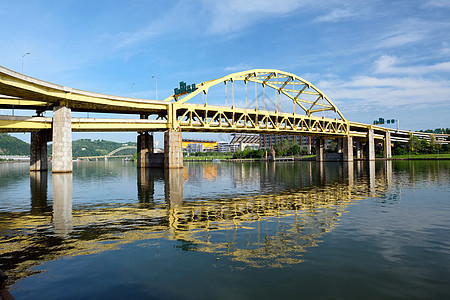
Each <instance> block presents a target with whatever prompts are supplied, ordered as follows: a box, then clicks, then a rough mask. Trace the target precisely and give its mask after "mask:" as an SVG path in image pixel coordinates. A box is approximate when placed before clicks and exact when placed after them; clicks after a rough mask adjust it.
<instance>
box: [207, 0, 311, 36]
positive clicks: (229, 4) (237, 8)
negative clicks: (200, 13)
mask: <svg viewBox="0 0 450 300" xmlns="http://www.w3.org/2000/svg"><path fill="white" fill-rule="evenodd" d="M311 2H312V1H310V0H301V1H300V0H299V1H296V0H278V1H276V2H274V1H271V0H258V1H248V0H231V1H204V4H205V6H206V7H208V10H209V11H210V13H211V26H210V28H209V30H208V31H209V33H211V34H227V33H233V32H236V31H238V30H240V29H242V28H244V27H246V26H249V25H251V24H253V23H255V22H259V21H261V20H263V19H264V18H267V17H269V16H272V17H279V16H281V15H287V14H291V13H293V12H295V11H296V10H297V9H299V8H300V7H304V6H306V5H307V4H309V3H311Z"/></svg>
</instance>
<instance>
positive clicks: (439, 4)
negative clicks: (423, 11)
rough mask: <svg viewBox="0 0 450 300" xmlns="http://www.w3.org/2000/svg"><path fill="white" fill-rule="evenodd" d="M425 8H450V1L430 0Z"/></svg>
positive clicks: (425, 4)
mask: <svg viewBox="0 0 450 300" xmlns="http://www.w3.org/2000/svg"><path fill="white" fill-rule="evenodd" d="M423 5H424V6H427V7H436V8H450V1H448V0H429V1H426V2H425V3H424V4H423Z"/></svg>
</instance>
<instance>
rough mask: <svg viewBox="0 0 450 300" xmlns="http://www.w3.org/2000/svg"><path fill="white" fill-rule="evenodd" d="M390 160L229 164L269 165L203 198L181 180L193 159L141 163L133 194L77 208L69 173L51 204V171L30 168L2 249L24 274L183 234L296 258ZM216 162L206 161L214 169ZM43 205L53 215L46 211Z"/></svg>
mask: <svg viewBox="0 0 450 300" xmlns="http://www.w3.org/2000/svg"><path fill="white" fill-rule="evenodd" d="M391 164H392V162H390V161H386V162H384V167H383V168H380V169H377V170H376V169H375V162H370V163H363V162H358V163H356V162H355V163H349V164H342V163H336V164H327V165H323V164H316V163H295V164H294V163H286V164H264V165H262V166H258V165H255V164H235V165H233V167H232V177H233V178H234V179H233V180H234V184H236V185H245V184H246V182H252V181H253V182H254V180H255V178H254V177H252V175H251V174H254V173H255V172H253V171H254V168H256V167H258V168H263V169H264V168H266V169H267V171H261V172H260V175H259V184H260V187H261V192H260V193H254V194H248V195H241V196H233V197H227V196H226V195H223V197H222V196H220V197H217V198H213V199H211V198H210V199H209V200H208V201H204V200H198V199H196V198H195V197H191V196H189V195H185V196H183V185H184V186H188V185H189V182H187V181H185V178H186V177H184V176H183V174H184V173H183V172H188V173H189V174H190V173H191V172H198V171H199V170H198V169H196V168H197V166H198V165H192V166H191V165H189V164H188V165H187V166H186V168H185V170H178V169H175V170H161V169H160V170H158V169H142V170H139V171H138V183H137V191H138V199H139V202H140V203H139V204H127V205H123V204H120V205H119V204H118V205H115V206H111V205H107V206H106V207H105V206H100V207H85V208H83V207H82V208H77V209H76V210H73V208H72V184H73V179H72V174H70V173H69V174H53V175H52V193H53V203H52V204H49V202H48V199H47V197H48V195H47V189H48V188H47V179H48V176H47V175H46V173H41V172H33V173H31V177H30V190H31V207H32V208H31V211H32V214H27V213H14V214H12V215H9V216H7V217H5V218H4V217H2V218H1V220H0V225H1V226H0V228H3V230H4V232H5V233H6V234H3V235H2V238H5V239H9V241H8V247H7V248H3V249H1V250H0V258H1V259H2V262H4V265H5V266H6V267H7V269H8V271H10V272H11V273H12V274H13V276H15V277H16V278H23V277H25V276H27V275H28V274H29V273H30V272H31V271H30V269H29V267H30V266H33V265H36V264H37V263H39V262H40V261H45V260H52V259H55V258H56V257H61V256H73V255H84V254H91V253H96V252H101V251H105V250H109V249H116V248H117V247H118V246H120V245H121V244H124V243H130V242H134V241H139V240H144V239H154V238H155V239H157V238H165V239H171V240H176V241H180V242H181V249H189V250H192V249H195V250H196V251H204V252H211V253H215V255H217V256H218V257H221V256H224V257H225V256H226V257H229V258H230V259H233V260H236V261H239V262H242V263H243V264H244V265H247V266H253V267H257V266H268V265H270V266H284V265H286V264H290V263H297V262H300V261H301V257H302V255H303V253H304V252H305V251H307V249H308V248H309V247H314V246H316V245H317V244H318V243H319V242H320V240H321V239H322V237H323V235H324V234H325V233H327V232H329V231H330V230H332V229H333V228H334V227H335V226H336V223H338V222H339V220H340V218H341V215H342V214H343V213H345V212H346V209H347V207H348V206H349V205H351V204H352V203H354V202H355V201H358V200H360V199H363V198H367V197H369V196H371V195H382V194H383V193H385V192H386V190H387V189H389V186H390V185H391V183H392V165H391ZM220 165H221V164H211V165H208V168H213V169H214V168H215V169H216V172H218V173H220V172H221V170H220V168H221V167H220ZM211 166H214V167H211ZM210 172H212V171H211V170H209V171H208V172H207V173H208V174H210ZM213 173H214V172H213ZM297 175H298V176H297ZM208 176H209V175H208ZM188 178H192V177H191V176H188ZM162 182H164V195H165V200H166V201H165V202H163V201H157V199H155V198H154V194H155V185H159V184H162ZM281 183H283V184H281ZM48 211H52V215H51V216H50V215H49V214H45V212H48ZM24 228H26V231H30V232H33V234H27V233H26V232H24V231H23V230H24ZM244 235H245V238H243V236H244Z"/></svg>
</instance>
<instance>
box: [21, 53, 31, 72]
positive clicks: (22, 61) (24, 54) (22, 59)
mask: <svg viewBox="0 0 450 300" xmlns="http://www.w3.org/2000/svg"><path fill="white" fill-rule="evenodd" d="M27 54H30V52H27V53H25V54H24V55H22V74H23V58H24V57H25V55H27Z"/></svg>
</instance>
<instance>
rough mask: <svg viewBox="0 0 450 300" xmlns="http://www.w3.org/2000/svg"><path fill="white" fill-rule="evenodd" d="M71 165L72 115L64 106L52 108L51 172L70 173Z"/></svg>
mask: <svg viewBox="0 0 450 300" xmlns="http://www.w3.org/2000/svg"><path fill="white" fill-rule="evenodd" d="M72 170H73V166H72V117H71V110H70V108H68V107H65V106H55V107H54V108H53V149H52V172H53V173H71V172H72Z"/></svg>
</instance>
